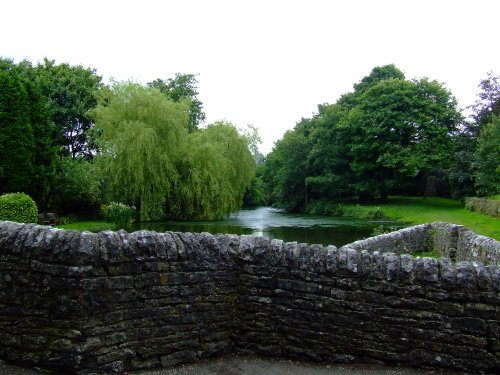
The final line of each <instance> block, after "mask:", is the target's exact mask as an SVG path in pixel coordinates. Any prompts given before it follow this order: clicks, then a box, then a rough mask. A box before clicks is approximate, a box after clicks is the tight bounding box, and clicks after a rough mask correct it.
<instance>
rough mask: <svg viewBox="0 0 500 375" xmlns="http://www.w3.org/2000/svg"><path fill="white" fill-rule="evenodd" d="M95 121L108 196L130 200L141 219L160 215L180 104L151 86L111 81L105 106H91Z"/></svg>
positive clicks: (179, 130)
mask: <svg viewBox="0 0 500 375" xmlns="http://www.w3.org/2000/svg"><path fill="white" fill-rule="evenodd" d="M95 119H96V121H95V126H96V129H97V132H98V133H99V146H100V148H101V160H100V162H101V165H102V167H103V170H104V173H105V176H106V180H107V188H108V192H109V198H110V200H115V201H120V202H126V203H129V204H136V205H137V206H138V207H139V209H140V217H141V220H142V221H148V220H158V219H161V218H163V217H164V213H165V204H166V202H167V200H168V199H169V197H170V196H171V194H172V191H173V188H174V187H175V186H176V185H177V184H178V180H179V174H178V172H177V164H178V161H179V160H180V158H181V153H182V150H183V149H184V147H183V146H184V144H185V141H186V136H187V131H186V126H185V125H186V124H187V121H188V111H187V107H186V105H185V104H183V103H174V102H172V101H170V100H169V99H168V98H166V97H165V96H164V95H163V94H161V93H160V91H158V90H156V89H150V88H145V87H143V86H141V85H139V84H136V83H131V82H127V83H116V84H114V85H113V87H112V94H111V96H110V98H109V102H108V103H107V105H106V106H99V107H97V109H96V110H95Z"/></svg>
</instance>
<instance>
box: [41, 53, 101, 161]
mask: <svg viewBox="0 0 500 375" xmlns="http://www.w3.org/2000/svg"><path fill="white" fill-rule="evenodd" d="M36 69H37V72H36V80H37V84H38V86H39V87H40V89H41V92H42V94H43V95H44V96H45V97H46V98H47V100H48V108H49V114H50V116H51V119H52V121H53V123H54V124H55V126H56V131H57V133H56V136H57V139H56V140H57V144H58V145H59V146H60V147H61V149H62V151H63V154H64V155H70V156H71V157H72V158H77V157H79V156H83V157H86V158H92V157H93V155H94V154H95V151H96V145H95V142H94V140H93V138H92V137H91V136H90V129H91V128H92V127H93V122H92V118H91V116H90V111H91V110H92V109H94V108H95V107H96V106H97V103H98V98H99V91H100V89H101V88H102V87H103V83H102V78H101V77H100V76H99V75H97V73H96V70H95V69H92V68H85V67H83V66H81V65H76V66H73V65H69V64H67V63H63V64H56V63H55V61H53V60H52V61H51V60H48V59H45V60H44V61H43V63H40V64H38V66H37V68H36Z"/></svg>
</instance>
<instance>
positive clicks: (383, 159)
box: [346, 79, 460, 199]
mask: <svg viewBox="0 0 500 375" xmlns="http://www.w3.org/2000/svg"><path fill="white" fill-rule="evenodd" d="M348 121H349V127H350V133H351V134H350V139H349V140H346V141H347V143H348V145H349V148H350V152H349V155H350V157H351V162H350V168H351V170H352V171H353V172H354V174H355V176H356V183H355V184H354V185H353V187H354V188H355V190H356V191H357V192H358V193H359V194H362V195H371V194H373V193H375V194H380V196H381V198H382V199H386V198H387V195H388V193H389V192H390V191H391V190H392V189H394V188H395V187H397V186H398V185H401V184H403V183H404V182H405V180H408V178H412V177H414V176H416V175H417V174H418V173H422V172H429V171H436V170H439V169H444V168H447V167H449V164H450V162H451V160H452V144H451V133H452V132H453V131H455V130H456V127H457V125H458V123H459V121H460V114H459V112H458V110H457V103H456V100H455V98H454V97H453V96H452V95H451V93H450V92H449V91H448V90H446V89H445V88H444V87H443V86H442V85H441V84H439V83H438V82H436V81H429V80H427V79H421V80H414V81H406V80H402V79H388V80H384V81H381V82H379V83H377V84H375V85H373V86H372V87H370V88H369V89H368V90H367V91H366V92H364V93H363V94H362V96H361V98H360V104H359V105H358V106H357V107H356V108H355V109H354V110H351V112H350V114H349V120H348Z"/></svg>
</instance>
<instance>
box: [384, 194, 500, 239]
mask: <svg viewBox="0 0 500 375" xmlns="http://www.w3.org/2000/svg"><path fill="white" fill-rule="evenodd" d="M379 207H380V208H381V209H382V210H383V212H384V213H385V215H386V216H387V217H388V218H393V219H397V220H401V221H404V222H407V223H410V224H423V223H431V222H433V221H446V222H450V223H454V224H460V225H464V226H465V227H467V228H469V229H472V230H473V231H475V232H476V233H478V234H481V235H483V236H488V237H491V238H494V239H496V240H499V241H500V219H496V218H493V217H490V216H487V215H483V214H480V213H477V212H470V211H467V210H466V209H465V208H463V207H462V205H461V203H460V202H459V201H456V200H452V199H444V198H416V197H390V199H389V202H388V203H387V204H383V205H380V206H379Z"/></svg>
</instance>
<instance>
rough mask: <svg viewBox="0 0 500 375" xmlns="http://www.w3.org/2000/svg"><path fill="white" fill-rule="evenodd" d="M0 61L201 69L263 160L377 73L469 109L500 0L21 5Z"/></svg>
mask: <svg viewBox="0 0 500 375" xmlns="http://www.w3.org/2000/svg"><path fill="white" fill-rule="evenodd" d="M0 14H1V17H0V20H1V21H0V56H2V57H10V58H13V59H14V60H15V61H20V60H22V59H24V58H26V59H28V60H30V61H32V62H37V61H39V60H42V59H43V58H44V57H48V58H49V59H54V60H56V62H57V63H62V62H68V63H70V64H74V65H77V64H82V65H84V66H90V67H93V68H95V69H97V72H98V74H100V75H102V76H103V78H104V81H105V82H108V81H109V80H110V78H111V77H114V78H115V79H117V80H127V79H130V78H131V79H134V80H136V81H139V82H141V83H146V82H148V81H151V80H153V79H156V78H163V79H165V78H169V77H173V76H174V74H175V73H176V72H181V73H194V74H199V76H198V81H199V92H200V95H199V98H200V100H201V101H202V102H203V104H204V110H205V112H206V114H207V122H209V123H210V122H213V121H216V120H219V119H226V120H228V121H231V122H232V123H234V124H235V125H237V126H240V127H241V126H244V125H246V124H254V125H255V126H257V127H258V128H259V130H260V133H261V136H262V139H263V141H264V142H263V145H262V147H261V149H262V151H263V152H264V153H267V152H269V151H270V150H271V148H272V146H273V143H274V142H275V141H276V140H278V139H279V138H281V137H282V135H283V133H284V132H285V131H286V130H287V129H291V128H293V126H294V125H295V123H296V122H297V121H299V120H300V119H301V118H302V117H310V116H311V115H312V114H313V113H314V112H315V111H316V108H317V105H318V104H320V103H326V102H328V103H334V102H335V101H336V100H337V99H338V97H339V96H340V95H341V94H342V93H345V92H347V91H351V90H352V85H353V84H354V83H356V82H358V81H359V80H360V79H361V78H362V77H364V76H365V75H368V74H369V73H370V71H371V69H372V68H374V67H375V66H380V65H385V64H390V63H394V64H395V65H396V66H397V67H398V68H400V69H401V70H402V71H403V72H404V73H405V74H406V77H407V78H415V77H429V78H431V79H436V80H438V81H440V82H443V83H444V84H445V85H446V87H447V88H448V89H450V90H451V91H452V93H453V94H454V95H455V96H456V97H457V99H458V101H459V103H460V106H461V107H465V106H467V105H469V104H472V103H473V102H474V100H475V96H476V94H477V85H478V83H479V81H480V80H481V79H482V78H484V77H485V75H486V72H487V71H490V70H492V71H493V73H494V74H496V75H498V74H500V44H499V38H498V36H499V35H500V32H499V29H498V15H499V14H500V1H498V0H469V1H464V0H454V1H453V0H417V1H414V0H349V1H347V0H345V1H335V0H329V1H328V0H303V1H299V0H297V1H294V0H274V1H273V0H267V1H266V0H248V1H247V0H245V1H243V0H241V1H238V0H227V1H224V0H210V1H209V0H182V1H181V0H177V1H168V0H164V1H160V0H158V1H154V0H140V1H128V0H116V1H115V0H85V1H80V0H62V1H56V0H44V1H41V0H15V1H13V0H12V1H5V0H4V1H1V2H0Z"/></svg>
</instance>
